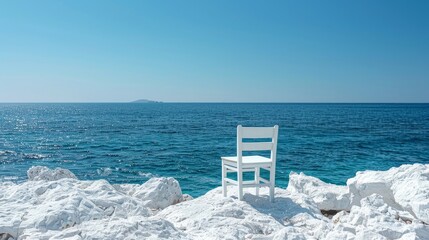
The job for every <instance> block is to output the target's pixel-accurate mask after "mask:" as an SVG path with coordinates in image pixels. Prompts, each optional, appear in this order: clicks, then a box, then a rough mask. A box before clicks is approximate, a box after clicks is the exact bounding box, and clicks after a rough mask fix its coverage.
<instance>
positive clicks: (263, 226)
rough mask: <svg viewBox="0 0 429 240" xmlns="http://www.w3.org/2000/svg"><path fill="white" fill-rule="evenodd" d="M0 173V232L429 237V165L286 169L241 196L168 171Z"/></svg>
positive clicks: (14, 235) (34, 235)
mask: <svg viewBox="0 0 429 240" xmlns="http://www.w3.org/2000/svg"><path fill="white" fill-rule="evenodd" d="M27 175H28V181H26V182H23V183H19V184H16V183H12V182H2V183H0V239H2V240H3V239H294V240H296V239H374V240H375V239H403V240H405V239H422V240H423V239H429V225H428V223H429V165H423V164H413V165H402V166H400V167H397V168H391V169H390V170H388V171H364V172H358V173H357V174H356V176H355V177H354V178H351V179H349V180H348V181H347V186H338V185H333V184H328V183H325V182H323V181H321V180H319V179H317V178H314V177H310V176H306V175H304V174H302V173H301V174H297V173H293V172H292V173H291V174H290V181H289V184H288V187H287V189H281V188H276V201H275V202H274V203H270V201H269V199H268V191H267V190H268V189H262V190H261V195H260V196H259V197H258V196H255V195H254V194H253V192H251V191H252V190H249V193H247V194H245V195H244V201H238V199H237V198H236V197H235V196H234V194H235V193H234V192H235V190H236V189H230V191H229V193H232V197H228V198H224V197H222V194H221V188H220V187H219V188H215V189H213V190H211V191H209V192H207V193H206V194H205V195H203V196H201V197H198V198H195V199H192V197H191V196H189V195H186V194H182V191H181V189H180V185H179V183H178V182H177V181H176V180H175V179H173V178H152V179H150V180H149V181H147V182H146V183H144V184H141V185H140V184H110V183H109V182H107V181H105V180H97V181H83V180H78V179H77V178H76V176H75V175H74V174H73V173H71V172H70V171H69V170H67V169H53V170H52V169H48V168H46V167H40V166H37V167H32V168H30V169H29V170H28V172H27Z"/></svg>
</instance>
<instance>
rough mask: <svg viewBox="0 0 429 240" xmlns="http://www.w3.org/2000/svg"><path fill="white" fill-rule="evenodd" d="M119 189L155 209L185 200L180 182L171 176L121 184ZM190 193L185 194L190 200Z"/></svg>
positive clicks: (118, 186)
mask: <svg viewBox="0 0 429 240" xmlns="http://www.w3.org/2000/svg"><path fill="white" fill-rule="evenodd" d="M115 187H116V189H117V190H119V191H121V192H123V193H126V194H128V195H131V196H133V197H135V198H138V199H140V200H141V201H143V203H144V205H145V206H146V207H148V208H151V209H153V210H159V209H164V208H166V207H168V206H170V205H172V204H176V203H179V202H181V201H184V197H183V196H182V189H181V188H180V185H179V182H178V181H177V180H176V179H174V178H171V177H168V178H165V177H161V178H151V179H149V180H148V181H147V182H145V183H144V184H143V185H138V184H121V185H117V186H115ZM188 196H189V195H187V196H185V198H186V199H187V200H189V197H190V196H189V197H188Z"/></svg>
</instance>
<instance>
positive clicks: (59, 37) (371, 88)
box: [0, 0, 429, 102]
mask: <svg viewBox="0 0 429 240" xmlns="http://www.w3.org/2000/svg"><path fill="white" fill-rule="evenodd" d="M428 12H429V1H423V0H422V1H381V0H380V1H305V0H304V1H104V0H103V1H3V2H1V3H0V92H1V94H0V102H122V101H132V100H135V99H140V98H147V99H154V100H160V101H174V102H195V101H196V102H429V14H428Z"/></svg>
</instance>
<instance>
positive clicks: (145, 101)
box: [131, 99, 162, 103]
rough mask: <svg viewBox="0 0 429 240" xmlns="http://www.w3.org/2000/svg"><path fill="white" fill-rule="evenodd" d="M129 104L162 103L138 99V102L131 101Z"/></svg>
mask: <svg viewBox="0 0 429 240" xmlns="http://www.w3.org/2000/svg"><path fill="white" fill-rule="evenodd" d="M131 103H162V102H160V101H153V100H148V99H139V100H135V101H132V102H131Z"/></svg>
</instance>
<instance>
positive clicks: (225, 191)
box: [222, 161, 227, 197]
mask: <svg viewBox="0 0 429 240" xmlns="http://www.w3.org/2000/svg"><path fill="white" fill-rule="evenodd" d="M225 178H226V168H225V164H224V163H223V161H222V194H223V196H224V197H226V196H227V186H226V180H225Z"/></svg>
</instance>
